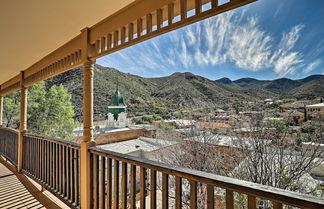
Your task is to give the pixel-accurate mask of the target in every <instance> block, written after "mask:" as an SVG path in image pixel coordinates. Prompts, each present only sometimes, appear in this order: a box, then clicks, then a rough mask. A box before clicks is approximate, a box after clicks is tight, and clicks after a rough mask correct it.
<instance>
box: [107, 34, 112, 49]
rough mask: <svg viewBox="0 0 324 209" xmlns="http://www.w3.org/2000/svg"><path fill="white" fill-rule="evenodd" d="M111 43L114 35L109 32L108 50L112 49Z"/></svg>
mask: <svg viewBox="0 0 324 209" xmlns="http://www.w3.org/2000/svg"><path fill="white" fill-rule="evenodd" d="M111 44H112V35H111V34H108V36H107V50H110V49H111Z"/></svg>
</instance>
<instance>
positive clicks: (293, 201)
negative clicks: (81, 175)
mask: <svg viewBox="0 0 324 209" xmlns="http://www.w3.org/2000/svg"><path fill="white" fill-rule="evenodd" d="M90 152H91V153H93V154H95V155H99V156H103V157H107V158H108V159H113V160H116V161H120V162H124V163H128V164H130V165H135V166H139V167H141V168H146V169H151V170H154V171H158V172H161V173H163V174H167V175H172V176H175V177H180V178H184V179H188V180H189V181H193V182H200V183H204V184H207V185H213V186H216V187H220V188H223V189H227V190H230V191H235V192H239V193H243V194H247V195H251V196H255V197H259V198H264V199H267V200H271V201H274V202H279V203H283V204H287V205H291V206H296V207H306V208H318V209H320V208H324V199H321V198H318V197H313V196H309V195H305V194H301V193H297V192H292V191H288V190H283V189H278V188H274V187H270V186H265V185H261V184H256V183H252V182H247V181H243V180H239V179H234V178H230V177H225V176H220V175H215V174H211V173H206V172H202V171H197V170H192V169H188V168H183V167H176V166H172V165H167V164H164V163H159V162H156V161H151V160H147V159H142V158H138V157H133V156H130V155H125V154H120V153H116V152H112V151H107V150H103V149H100V148H97V147H92V148H90Z"/></svg>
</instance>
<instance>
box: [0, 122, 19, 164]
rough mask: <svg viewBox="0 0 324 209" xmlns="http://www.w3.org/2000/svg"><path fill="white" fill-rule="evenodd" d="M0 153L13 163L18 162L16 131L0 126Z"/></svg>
mask: <svg viewBox="0 0 324 209" xmlns="http://www.w3.org/2000/svg"><path fill="white" fill-rule="evenodd" d="M0 154H1V155H2V156H4V157H6V159H8V160H9V161H10V162H11V163H12V164H13V165H15V166H17V163H18V131H16V130H13V129H9V128H0Z"/></svg>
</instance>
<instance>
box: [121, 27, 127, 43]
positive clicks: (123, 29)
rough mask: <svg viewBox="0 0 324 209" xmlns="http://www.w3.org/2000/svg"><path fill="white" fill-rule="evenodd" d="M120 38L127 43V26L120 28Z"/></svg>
mask: <svg viewBox="0 0 324 209" xmlns="http://www.w3.org/2000/svg"><path fill="white" fill-rule="evenodd" d="M120 36H121V37H120V39H121V44H123V43H125V38H126V37H125V36H126V28H125V27H122V28H121V29H120Z"/></svg>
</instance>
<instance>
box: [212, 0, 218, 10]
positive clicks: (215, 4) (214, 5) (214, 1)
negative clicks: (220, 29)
mask: <svg viewBox="0 0 324 209" xmlns="http://www.w3.org/2000/svg"><path fill="white" fill-rule="evenodd" d="M211 5H212V8H213V9H214V8H216V7H217V6H218V0H212V1H211Z"/></svg>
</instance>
